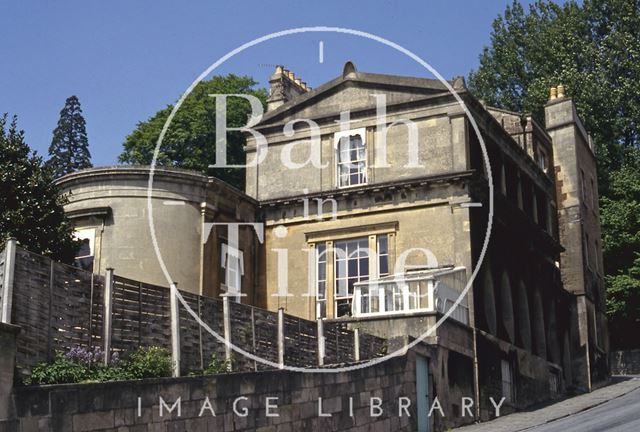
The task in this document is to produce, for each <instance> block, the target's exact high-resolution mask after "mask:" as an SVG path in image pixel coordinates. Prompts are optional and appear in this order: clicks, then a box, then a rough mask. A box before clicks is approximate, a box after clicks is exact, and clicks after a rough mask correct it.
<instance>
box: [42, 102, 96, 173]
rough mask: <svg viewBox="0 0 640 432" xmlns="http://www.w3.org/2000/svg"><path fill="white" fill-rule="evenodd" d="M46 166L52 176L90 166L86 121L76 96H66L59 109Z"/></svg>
mask: <svg viewBox="0 0 640 432" xmlns="http://www.w3.org/2000/svg"><path fill="white" fill-rule="evenodd" d="M47 166H48V168H49V169H51V172H52V173H53V176H54V178H57V177H61V176H63V175H65V174H69V173H72V172H74V171H78V170H80V169H83V168H91V166H92V165H91V153H89V141H88V140H87V130H86V123H85V120H84V117H83V116H82V108H81V107H80V101H79V100H78V98H77V97H76V96H71V97H69V98H67V100H66V102H65V103H64V108H62V111H60V120H58V126H57V127H56V128H55V129H54V130H53V140H52V141H51V145H50V146H49V160H48V161H47Z"/></svg>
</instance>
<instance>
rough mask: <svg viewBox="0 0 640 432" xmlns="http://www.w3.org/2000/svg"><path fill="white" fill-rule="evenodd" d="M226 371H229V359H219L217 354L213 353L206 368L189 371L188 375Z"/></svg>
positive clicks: (213, 373)
mask: <svg viewBox="0 0 640 432" xmlns="http://www.w3.org/2000/svg"><path fill="white" fill-rule="evenodd" d="M228 372H231V362H230V361H229V360H220V359H218V356H217V355H215V354H213V355H212V356H211V361H210V362H209V364H208V365H207V367H206V368H204V369H198V370H194V371H191V372H189V376H198V375H218V374H222V373H228Z"/></svg>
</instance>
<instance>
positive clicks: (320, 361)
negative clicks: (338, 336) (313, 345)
mask: <svg viewBox="0 0 640 432" xmlns="http://www.w3.org/2000/svg"><path fill="white" fill-rule="evenodd" d="M316 322H317V323H318V365H319V366H322V365H324V321H323V320H322V318H318V320H317V321H316Z"/></svg>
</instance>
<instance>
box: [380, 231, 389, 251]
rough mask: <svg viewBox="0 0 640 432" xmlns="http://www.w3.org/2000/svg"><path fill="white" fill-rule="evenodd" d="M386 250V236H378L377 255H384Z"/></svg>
mask: <svg viewBox="0 0 640 432" xmlns="http://www.w3.org/2000/svg"><path fill="white" fill-rule="evenodd" d="M388 252H389V250H388V238H387V236H386V235H381V236H378V253H379V254H380V255H386V254H387V253H388Z"/></svg>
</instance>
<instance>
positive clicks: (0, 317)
mask: <svg viewBox="0 0 640 432" xmlns="http://www.w3.org/2000/svg"><path fill="white" fill-rule="evenodd" d="M17 243H18V242H17V240H16V239H14V238H10V239H8V240H7V243H6V244H5V252H6V254H5V257H4V277H3V278H2V293H1V295H2V309H1V310H0V322H3V323H7V324H10V323H11V308H12V306H11V305H12V303H13V275H14V273H15V267H16V246H17Z"/></svg>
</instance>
